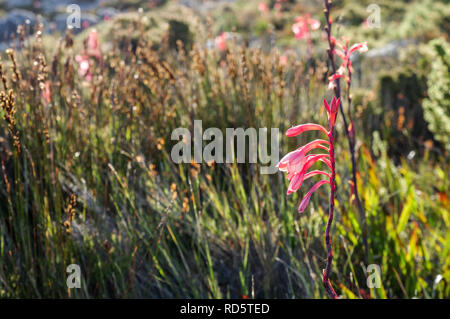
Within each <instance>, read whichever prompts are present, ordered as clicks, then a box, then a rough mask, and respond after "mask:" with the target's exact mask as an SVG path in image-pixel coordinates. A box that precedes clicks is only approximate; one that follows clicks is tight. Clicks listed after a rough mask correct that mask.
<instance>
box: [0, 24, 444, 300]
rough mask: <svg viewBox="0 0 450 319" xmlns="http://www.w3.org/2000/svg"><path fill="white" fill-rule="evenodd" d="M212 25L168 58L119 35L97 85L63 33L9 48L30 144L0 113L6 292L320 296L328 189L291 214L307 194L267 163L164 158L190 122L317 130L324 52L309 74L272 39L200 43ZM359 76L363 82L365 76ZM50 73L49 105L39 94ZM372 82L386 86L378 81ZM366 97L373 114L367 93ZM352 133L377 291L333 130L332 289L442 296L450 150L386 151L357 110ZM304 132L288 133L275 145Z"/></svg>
mask: <svg viewBox="0 0 450 319" xmlns="http://www.w3.org/2000/svg"><path fill="white" fill-rule="evenodd" d="M139 21H140V20H139V19H137V22H136V23H137V25H136V28H135V30H141V28H140V24H139V23H140V22H139ZM142 29H144V28H142ZM142 32H144V31H142ZM204 32H205V33H204V34H198V35H197V40H196V42H195V43H194V44H195V45H194V49H193V50H192V51H191V52H184V51H183V50H180V51H178V52H176V51H175V50H172V49H171V48H170V47H168V46H167V45H166V44H165V42H164V40H162V42H161V43H158V45H157V46H155V44H154V43H150V41H149V40H148V37H146V36H145V35H144V34H141V36H140V37H139V42H138V43H137V45H136V47H135V49H134V48H133V46H132V45H129V46H127V45H124V43H123V39H122V38H121V35H118V34H114V33H113V34H111V36H110V38H109V39H108V43H109V44H110V45H111V46H110V49H109V50H107V51H104V68H103V69H102V70H101V69H100V68H99V67H97V68H96V69H95V73H94V74H95V76H94V80H93V81H92V82H91V83H87V82H85V81H83V80H82V78H80V77H79V76H78V74H77V68H78V66H77V64H76V62H75V61H74V60H73V57H74V55H75V54H77V53H79V50H80V49H79V48H78V47H74V48H72V47H71V46H70V45H65V44H64V42H61V44H60V48H59V49H57V50H56V51H57V52H56V53H53V51H55V50H54V48H53V50H50V51H48V49H46V48H45V47H43V46H41V44H40V40H39V38H37V39H35V40H33V41H32V42H31V44H30V46H28V47H25V48H24V49H23V50H22V51H20V52H19V51H16V52H15V53H14V54H15V57H16V59H17V65H18V72H20V77H21V80H15V78H14V75H13V74H14V72H13V70H12V69H11V67H12V65H11V61H10V59H9V58H8V57H7V56H3V58H2V59H3V60H2V64H3V72H4V74H5V76H6V78H7V84H8V86H9V88H10V89H12V90H13V94H14V96H15V109H16V113H15V114H14V117H15V121H16V126H15V127H14V128H15V129H16V130H17V132H18V136H19V139H20V153H19V152H18V150H17V148H15V146H14V145H13V139H12V136H11V134H10V133H9V129H8V127H7V123H6V122H5V121H3V120H2V121H1V122H0V132H1V133H0V136H3V138H2V140H1V144H0V149H1V150H2V152H1V153H0V155H1V161H2V167H1V170H0V177H1V178H0V184H1V186H0V297H31V298H44V297H47V298H67V297H72V298H82V297H96V298H108V297H114V298H131V297H150V298H160V297H163V298H174V297H175V298H180V297H181V298H182V297H189V298H227V297H231V298H243V297H244V296H247V297H255V298H325V297H326V294H325V291H324V289H323V287H322V282H321V276H322V269H323V268H324V267H325V262H326V248H325V241H324V230H325V224H326V220H327V216H326V213H325V212H326V211H327V207H328V196H327V194H326V191H324V190H321V191H318V192H317V194H316V195H314V196H313V197H312V200H311V203H310V205H309V207H308V209H307V210H306V211H305V212H304V213H303V214H302V215H299V214H298V212H297V206H298V203H299V201H300V200H301V196H302V195H303V191H305V190H306V188H305V189H304V190H303V191H301V192H300V193H299V194H293V195H292V196H286V195H285V193H286V190H287V181H286V180H285V177H284V176H283V175H282V174H281V173H279V174H274V175H260V174H259V164H245V165H243V164H217V163H216V164H210V165H208V164H207V163H204V164H200V165H199V164H181V165H176V164H174V163H173V162H172V161H171V160H170V150H171V146H172V145H173V144H174V142H173V141H170V134H171V132H172V130H173V129H175V128H176V127H180V126H182V127H187V128H189V127H191V125H192V120H193V119H201V120H203V127H204V128H206V127H219V128H222V129H224V128H226V127H255V128H259V127H278V128H280V130H281V131H282V132H284V131H285V129H286V128H288V127H290V126H292V125H294V124H298V123H303V122H317V123H323V121H324V117H325V113H323V112H321V111H320V106H321V101H322V99H323V98H324V97H329V95H330V93H329V92H328V91H327V90H326V86H327V83H326V82H327V81H326V77H325V75H324V74H323V73H322V71H321V70H323V69H324V68H326V65H325V62H324V61H326V58H325V52H323V53H317V54H316V56H315V61H316V71H310V70H309V69H308V68H307V67H306V61H305V60H302V59H298V60H297V61H291V63H290V64H289V65H288V66H287V67H283V66H281V65H280V64H279V62H278V61H279V53H278V51H277V50H276V49H274V50H271V51H270V52H260V51H257V50H255V49H249V48H247V47H246V46H238V45H236V46H231V47H230V53H229V54H228V55H227V56H226V57H225V56H221V55H220V54H219V53H218V52H216V51H214V50H206V49H203V48H202V44H203V43H204V40H205V38H204V37H202V36H206V34H207V33H206V31H204ZM82 37H84V35H82ZM77 41H80V39H77ZM102 41H104V43H103V44H105V43H106V39H102ZM115 44H117V45H115ZM33 48H34V49H33ZM48 52H52V53H51V54H49V53H48ZM317 52H320V51H319V49H318V50H317ZM42 57H45V59H42ZM221 60H222V63H221V62H220V61H221ZM35 61H37V63H34V62H35ZM44 61H46V62H44ZM244 70H248V72H247V71H244ZM363 72H364V74H372V75H373V73H371V72H374V70H372V69H368V70H364V71H363ZM100 74H101V78H100V77H98V75H100ZM367 78H369V76H368V75H364V77H363V82H362V83H361V86H364V84H365V83H372V82H370V80H371V79H369V80H367ZM46 80H49V81H50V83H51V92H52V97H51V106H49V105H46V103H45V102H44V101H43V99H42V98H41V97H40V92H41V88H40V83H44V82H45V81H46ZM0 86H1V84H0ZM2 89H4V88H3V87H2ZM365 89H366V90H368V91H369V92H371V93H370V94H376V93H375V92H376V87H365ZM5 91H6V90H5ZM368 95H369V93H368ZM371 101H372V103H377V102H376V101H373V100H371ZM344 106H345V104H344ZM360 107H361V108H362V110H361V112H362V113H364V111H367V112H368V111H369V109H368V108H367V107H368V106H367V103H362V104H361V105H360ZM3 114H5V113H4V111H3V110H2V115H3ZM338 122H339V123H338V132H342V123H341V121H340V118H338ZM392 125H396V123H393V124H392ZM356 129H357V134H358V136H357V140H358V142H359V144H358V145H359V148H358V165H359V169H360V175H359V179H360V182H359V185H360V194H361V197H362V200H363V202H364V205H365V210H366V212H367V225H368V241H369V260H368V262H369V264H372V263H373V264H378V265H380V267H381V283H382V286H381V287H380V288H378V289H369V288H368V287H367V285H366V274H365V272H364V268H365V267H367V264H366V263H365V262H364V249H363V245H362V238H361V236H362V233H361V228H362V227H361V221H360V220H359V217H358V213H357V209H356V207H355V206H354V205H352V203H351V202H350V187H349V184H348V181H349V180H350V177H351V167H350V155H349V153H348V149H347V146H346V145H347V144H346V140H345V138H344V136H343V135H342V134H339V135H338V144H337V148H336V158H337V174H338V177H337V200H336V216H337V217H336V221H335V223H334V226H333V229H332V240H333V249H334V258H335V259H334V263H333V271H332V274H331V281H332V283H333V285H334V287H335V289H336V290H337V293H338V294H339V295H340V296H342V297H343V298H361V297H367V296H371V297H372V298H413V297H418V298H448V297H449V290H450V288H449V286H448V285H447V284H446V282H448V281H449V280H450V268H449V266H450V257H449V256H450V255H449V249H450V235H449V233H448V229H449V227H450V219H449V209H450V199H449V197H450V192H449V175H448V171H449V162H448V157H445V156H440V157H439V156H435V154H434V153H433V152H432V151H430V150H429V151H425V152H424V154H419V155H418V156H416V157H415V158H413V159H412V160H408V159H406V157H405V158H402V159H400V160H398V159H395V160H394V159H393V158H390V157H389V156H388V153H389V152H388V148H389V147H392V145H387V142H386V141H385V140H384V139H383V137H382V136H381V137H380V133H379V132H378V131H374V132H370V134H366V133H364V134H363V133H362V132H365V131H366V130H363V129H362V123H361V116H359V117H357V119H356ZM308 134H314V133H308ZM309 137H311V136H308V137H306V136H305V137H301V138H298V139H297V140H295V139H292V138H289V139H288V138H285V137H284V136H282V137H281V140H280V151H281V153H282V154H285V153H287V152H288V151H290V150H292V149H294V147H295V146H296V145H299V144H301V142H305V141H306V138H309ZM310 183H312V181H308V184H310ZM311 185H312V184H311ZM72 194H75V195H76V196H77V205H76V207H75V216H74V218H73V220H72V221H71V220H70V218H69V216H70V212H69V210H70V209H68V206H69V201H70V197H71V195H72ZM66 221H68V222H69V223H66V225H70V227H67V226H64V222H66ZM69 229H70V232H69V231H68V230H69ZM70 264H78V265H80V268H81V272H82V288H81V289H71V290H68V288H67V286H66V278H67V273H66V267H67V266H68V265H70ZM439 276H442V277H443V278H444V280H441V281H438V280H436V279H438V278H440V277H439Z"/></svg>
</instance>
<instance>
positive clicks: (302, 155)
mask: <svg viewBox="0 0 450 319" xmlns="http://www.w3.org/2000/svg"><path fill="white" fill-rule="evenodd" d="M323 103H324V107H325V109H326V111H327V114H328V127H329V130H327V129H326V128H325V127H323V126H322V125H319V124H314V123H307V124H301V125H297V126H294V127H291V128H290V129H288V130H287V132H286V136H288V137H293V136H297V135H299V134H302V133H304V132H306V131H320V132H322V133H324V134H326V135H327V137H328V141H326V140H323V139H317V140H314V141H312V142H309V143H308V144H306V145H304V146H302V147H300V148H298V149H296V150H295V151H292V152H290V153H288V154H287V155H285V156H284V157H283V158H282V159H281V160H280V162H279V163H278V169H279V170H280V171H282V172H286V173H287V178H288V180H289V182H290V183H289V187H288V190H287V194H288V195H289V194H292V193H294V192H296V191H298V190H299V189H300V188H301V186H302V184H303V181H305V180H306V179H308V178H311V177H313V176H316V175H324V176H326V177H327V179H324V180H321V181H319V182H317V183H316V184H315V185H314V186H313V187H311V189H310V190H309V191H308V193H306V195H305V196H304V197H303V199H302V201H301V202H300V205H299V207H298V210H299V212H303V211H304V210H305V208H306V206H307V205H308V203H309V200H310V198H311V195H312V194H313V193H314V192H315V191H316V190H317V189H318V188H319V187H320V186H322V185H324V184H329V185H330V186H331V189H332V196H333V200H334V190H335V185H334V184H335V169H334V167H335V163H334V125H335V123H336V116H337V113H338V109H339V105H340V99H337V100H336V98H335V97H333V100H332V101H331V105H329V104H328V102H327V101H326V100H324V101H323ZM312 150H319V151H320V150H325V151H327V152H326V153H318V154H308V153H309V152H310V151H312ZM318 162H322V163H325V164H326V165H327V167H328V168H329V169H330V171H331V173H328V172H325V171H322V170H312V171H309V172H308V170H309V169H310V168H311V167H312V166H313V165H314V164H316V163H318Z"/></svg>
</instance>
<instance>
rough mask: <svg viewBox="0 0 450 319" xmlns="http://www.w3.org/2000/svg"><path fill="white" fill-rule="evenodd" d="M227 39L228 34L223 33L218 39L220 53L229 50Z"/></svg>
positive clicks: (217, 44)
mask: <svg viewBox="0 0 450 319" xmlns="http://www.w3.org/2000/svg"><path fill="white" fill-rule="evenodd" d="M227 39H228V33H227V32H222V33H221V34H219V35H218V36H217V37H216V40H215V41H216V46H217V47H218V48H219V50H220V51H225V50H226V49H227Z"/></svg>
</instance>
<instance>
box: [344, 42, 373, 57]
mask: <svg viewBox="0 0 450 319" xmlns="http://www.w3.org/2000/svg"><path fill="white" fill-rule="evenodd" d="M368 50H369V49H368V48H367V42H362V43H356V44H354V45H352V47H351V48H350V50H348V55H350V54H352V53H353V52H355V51H359V52H360V53H364V52H367V51H368Z"/></svg>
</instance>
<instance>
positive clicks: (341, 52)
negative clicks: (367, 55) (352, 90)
mask: <svg viewBox="0 0 450 319" xmlns="http://www.w3.org/2000/svg"><path fill="white" fill-rule="evenodd" d="M341 39H342V40H341V41H338V40H336V39H335V38H334V37H330V40H331V43H332V45H333V47H334V49H333V54H335V55H337V56H338V57H340V58H341V60H342V64H341V66H340V67H339V69H338V70H337V71H336V73H335V74H333V75H331V76H330V77H329V78H328V80H329V83H328V89H334V88H335V87H336V84H335V81H336V80H337V79H339V78H341V77H345V79H346V80H347V81H349V77H348V75H347V74H346V70H347V71H349V72H351V71H352V62H351V60H350V57H351V55H352V54H353V53H354V52H356V51H358V52H359V53H364V52H367V50H368V48H367V42H361V43H356V44H354V45H352V46H351V47H350V48H349V47H348V43H349V40H348V38H346V37H342V38H341Z"/></svg>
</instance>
